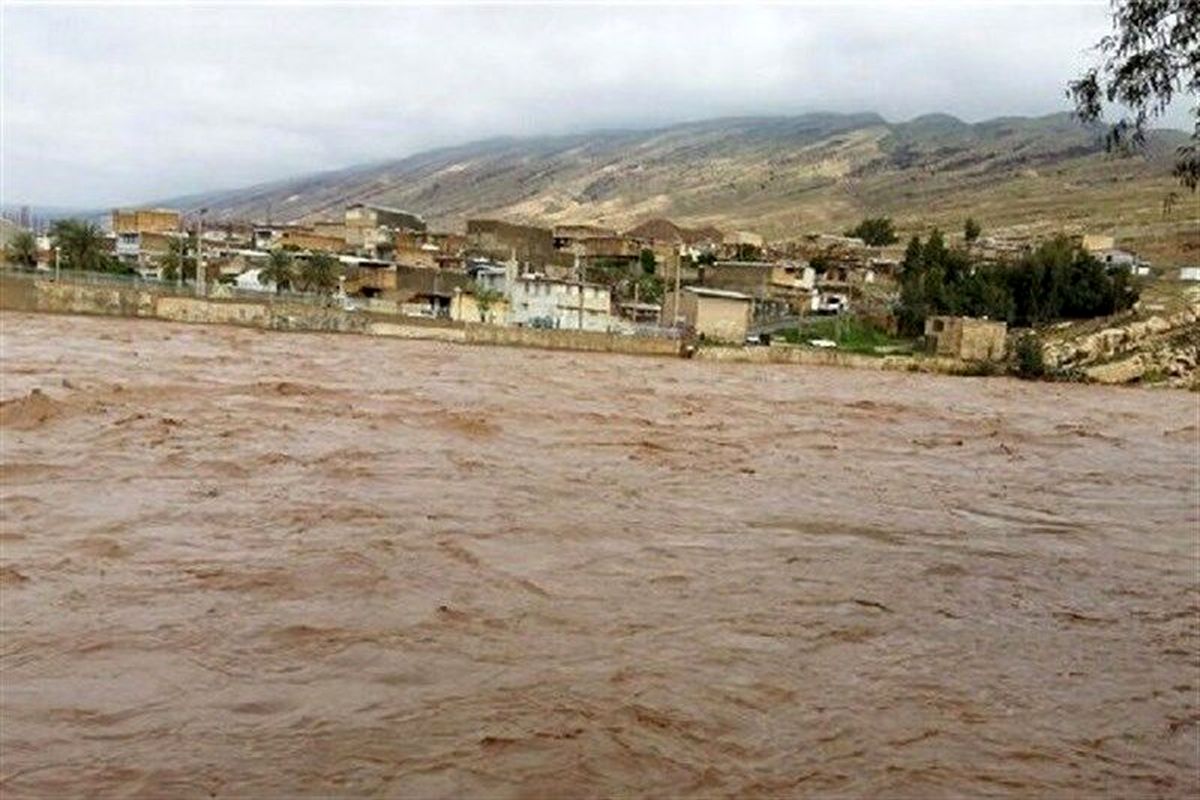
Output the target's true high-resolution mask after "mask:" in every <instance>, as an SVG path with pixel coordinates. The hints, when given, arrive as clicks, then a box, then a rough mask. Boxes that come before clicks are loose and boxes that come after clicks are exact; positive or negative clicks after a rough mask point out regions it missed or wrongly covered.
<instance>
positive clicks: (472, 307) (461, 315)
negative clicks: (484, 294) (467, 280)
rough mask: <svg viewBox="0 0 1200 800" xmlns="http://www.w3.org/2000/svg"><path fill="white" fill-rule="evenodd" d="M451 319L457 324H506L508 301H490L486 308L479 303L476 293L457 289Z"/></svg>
mask: <svg viewBox="0 0 1200 800" xmlns="http://www.w3.org/2000/svg"><path fill="white" fill-rule="evenodd" d="M450 319H452V320H454V321H455V322H490V323H494V324H501V325H502V324H504V321H505V320H507V319H508V300H506V299H505V298H503V297H497V298H494V299H490V301H489V302H488V304H487V306H486V308H485V307H484V306H483V305H481V304H480V303H479V302H478V299H477V297H476V295H475V292H473V291H471V290H469V289H455V290H454V292H453V296H452V297H451V299H450Z"/></svg>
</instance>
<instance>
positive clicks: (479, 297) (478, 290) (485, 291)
mask: <svg viewBox="0 0 1200 800" xmlns="http://www.w3.org/2000/svg"><path fill="white" fill-rule="evenodd" d="M503 298H504V295H502V294H501V293H500V292H498V291H496V290H495V289H492V288H489V287H487V286H484V285H482V284H476V286H475V306H476V307H477V308H478V309H479V321H480V322H487V321H488V315H489V313H490V312H491V310H492V308H493V307H494V306H495V305H496V304H497V303H499V302H500V301H501V300H502V299H503Z"/></svg>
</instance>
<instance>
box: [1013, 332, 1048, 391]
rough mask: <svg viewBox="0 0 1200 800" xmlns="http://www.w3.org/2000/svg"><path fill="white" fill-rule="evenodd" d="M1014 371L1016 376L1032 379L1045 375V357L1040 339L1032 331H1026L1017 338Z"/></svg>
mask: <svg viewBox="0 0 1200 800" xmlns="http://www.w3.org/2000/svg"><path fill="white" fill-rule="evenodd" d="M1014 354H1015V355H1016V364H1015V371H1016V374H1017V377H1019V378H1025V379H1027V380H1033V379H1037V378H1042V377H1045V375H1046V359H1045V356H1044V354H1043V353H1042V340H1041V339H1040V338H1039V337H1038V336H1037V334H1034V333H1027V334H1025V335H1024V336H1022V337H1021V338H1020V339H1018V340H1017V344H1016V347H1015V348H1014Z"/></svg>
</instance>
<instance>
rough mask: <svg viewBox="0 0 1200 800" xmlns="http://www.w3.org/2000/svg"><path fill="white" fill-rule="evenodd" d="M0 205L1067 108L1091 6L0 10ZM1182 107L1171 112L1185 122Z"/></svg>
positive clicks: (95, 202) (1094, 9)
mask: <svg viewBox="0 0 1200 800" xmlns="http://www.w3.org/2000/svg"><path fill="white" fill-rule="evenodd" d="M0 7H2V8H3V11H2V12H0V13H2V14H3V23H4V25H3V41H2V43H0V44H2V47H0V52H2V56H0V58H2V61H3V63H2V67H3V112H2V113H3V129H2V137H3V138H2V145H3V147H2V148H0V149H2V160H3V187H2V189H3V192H2V194H3V197H2V198H0V200H2V201H3V202H4V203H5V204H11V203H20V202H27V203H34V204H40V205H60V206H107V205H113V204H118V203H133V202H139V201H147V200H153V199H156V198H163V197H169V196H173V195H178V194H185V193H190V192H196V191H204V190H211V189H223V188H236V187H240V186H245V185H249V184H252V183H257V182H261V181H266V180H273V179H277V178H284V177H290V176H294V175H300V174H304V173H307V172H314V171H319V170H326V169H333V168H337V167H342V166H347V165H351V164H356V163H360V162H364V161H373V160H377V159H384V158H396V157H402V156H405V155H409V154H412V153H415V152H418V151H420V150H422V149H426V148H429V147H433V146H438V145H444V144H456V143H462V142H467V141H472V140H475V139H481V138H487V137H492V136H496V135H509V134H511V135H524V134H537V133H559V132H570V131H582V130H588V129H592V128H597V127H627V126H628V127H647V126H653V125H657V124H660V123H670V122H677V121H684V120H693V119H703V118H707V117H716V116H728V115H741V114H792V113H802V112H805V111H811V110H832V111H878V112H879V113H881V114H883V115H884V116H885V117H887V118H889V119H893V120H897V119H907V118H911V117H913V116H916V115H919V114H923V113H928V112H932V111H945V112H949V113H952V114H955V115H957V116H960V117H962V118H964V119H967V120H970V121H975V120H980V119H985V118H988V117H994V116H999V115H1006V114H1042V113H1048V112H1052V111H1059V110H1065V109H1067V108H1068V106H1067V102H1066V100H1065V98H1064V96H1063V87H1064V84H1065V82H1066V81H1067V80H1068V79H1069V78H1071V77H1073V76H1074V75H1075V74H1076V73H1077V72H1078V71H1079V69H1080V68H1081V66H1082V65H1083V64H1084V63H1086V61H1087V58H1088V56H1087V53H1086V51H1087V49H1088V48H1089V47H1090V46H1091V45H1092V44H1093V43H1094V42H1095V41H1096V40H1097V39H1098V38H1099V37H1100V36H1101V35H1103V34H1104V33H1105V32H1106V30H1107V28H1108V17H1107V13H1108V12H1107V3H1106V2H1103V0H1102V1H1101V2H1096V3H1086V4H1080V3H1074V4H1063V5H1051V4H1047V3H1026V4H1015V3H1007V4H1003V3H995V2H993V3H986V4H981V3H979V2H957V3H956V2H924V3H901V2H891V3H888V2H877V3H862V4H853V5H847V4H844V3H843V4H833V3H830V4H828V5H790V6H779V5H773V6H757V7H744V6H743V7H731V6H711V5H710V6H702V7H696V6H691V7H688V6H679V5H676V6H664V7H643V6H630V5H623V6H608V7H605V6H596V5H589V6H578V5H576V6H571V5H566V4H554V5H534V6H530V5H526V6H517V7H513V6H508V7H504V6H496V5H484V6H479V5H476V6H466V7H464V6H458V7H447V6H440V7H411V6H410V7H388V6H383V5H367V6H358V7H352V8H347V7H344V6H342V7H332V6H321V5H264V4H259V5H255V6H248V5H244V4H243V5H208V6H197V5H191V6H186V7H180V6H165V5H161V4H160V5H138V6H128V7H113V6H109V5H106V6H101V7H77V6H55V7H38V6H32V5H31V6H16V5H12V4H9V3H5V4H4V5H3V6H0ZM1184 121H1185V120H1184V118H1183V116H1182V113H1180V114H1178V115H1176V119H1173V120H1172V122H1173V123H1174V124H1176V125H1178V126H1180V127H1182V126H1183V124H1184Z"/></svg>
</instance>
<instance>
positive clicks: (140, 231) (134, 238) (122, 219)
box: [112, 208, 184, 278]
mask: <svg viewBox="0 0 1200 800" xmlns="http://www.w3.org/2000/svg"><path fill="white" fill-rule="evenodd" d="M181 227H182V217H181V216H180V214H179V212H178V211H173V210H171V209H168V208H134V209H120V208H115V209H113V212H112V229H113V235H114V236H115V237H116V241H115V243H114V245H113V252H114V254H115V255H116V256H117V258H119V259H120V260H121V262H122V263H124V264H125V265H126V266H129V267H132V268H134V269H135V270H137V271H138V273H139V274H140V275H142V277H145V278H151V277H153V278H157V277H158V275H159V269H158V266H157V265H156V264H155V263H154V262H156V261H157V260H158V259H159V258H161V257H162V256H164V255H166V253H167V251H168V249H169V247H170V241H171V239H174V238H180V237H182V236H184V234H183V232H182V230H181Z"/></svg>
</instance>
